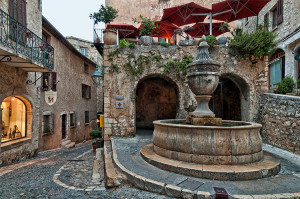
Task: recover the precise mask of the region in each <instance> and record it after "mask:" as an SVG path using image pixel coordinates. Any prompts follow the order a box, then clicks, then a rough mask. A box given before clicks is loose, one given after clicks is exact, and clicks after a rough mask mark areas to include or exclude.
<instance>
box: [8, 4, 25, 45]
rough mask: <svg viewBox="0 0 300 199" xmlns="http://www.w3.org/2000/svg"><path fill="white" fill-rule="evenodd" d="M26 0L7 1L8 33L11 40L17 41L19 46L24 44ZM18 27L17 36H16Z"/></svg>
mask: <svg viewBox="0 0 300 199" xmlns="http://www.w3.org/2000/svg"><path fill="white" fill-rule="evenodd" d="M26 4H27V3H26V0H9V15H10V17H11V18H10V20H9V33H10V38H11V39H13V40H16V39H18V41H19V42H20V44H22V45H25V44H26V27H27V17H26ZM17 26H18V35H17Z"/></svg>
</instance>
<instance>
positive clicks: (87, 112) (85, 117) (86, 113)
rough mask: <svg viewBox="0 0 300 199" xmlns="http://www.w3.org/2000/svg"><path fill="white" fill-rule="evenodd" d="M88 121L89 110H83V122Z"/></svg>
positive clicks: (86, 122) (87, 122)
mask: <svg viewBox="0 0 300 199" xmlns="http://www.w3.org/2000/svg"><path fill="white" fill-rule="evenodd" d="M89 122H90V114H89V111H84V123H85V124H89Z"/></svg>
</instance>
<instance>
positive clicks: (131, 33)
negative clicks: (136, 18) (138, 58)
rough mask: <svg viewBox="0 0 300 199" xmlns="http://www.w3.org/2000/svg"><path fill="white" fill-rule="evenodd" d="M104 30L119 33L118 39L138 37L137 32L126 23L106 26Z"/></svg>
mask: <svg viewBox="0 0 300 199" xmlns="http://www.w3.org/2000/svg"><path fill="white" fill-rule="evenodd" d="M106 29H115V30H118V31H119V38H120V39H123V38H135V37H136V36H139V31H138V29H137V28H136V27H134V26H133V25H130V24H127V23H120V24H108V25H107V27H106Z"/></svg>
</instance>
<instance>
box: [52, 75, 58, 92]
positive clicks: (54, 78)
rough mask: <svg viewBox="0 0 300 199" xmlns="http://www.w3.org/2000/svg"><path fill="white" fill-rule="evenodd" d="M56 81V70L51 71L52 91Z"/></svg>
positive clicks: (54, 89)
mask: <svg viewBox="0 0 300 199" xmlns="http://www.w3.org/2000/svg"><path fill="white" fill-rule="evenodd" d="M56 82H57V78H56V72H52V90H53V91H56Z"/></svg>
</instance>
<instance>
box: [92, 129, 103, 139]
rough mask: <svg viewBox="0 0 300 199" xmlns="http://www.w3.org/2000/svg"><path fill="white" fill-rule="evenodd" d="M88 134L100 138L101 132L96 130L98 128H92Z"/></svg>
mask: <svg viewBox="0 0 300 199" xmlns="http://www.w3.org/2000/svg"><path fill="white" fill-rule="evenodd" d="M90 136H91V137H93V138H101V137H102V132H101V131H98V130H92V131H90Z"/></svg>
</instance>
